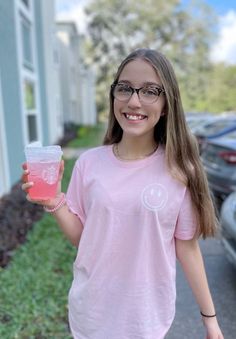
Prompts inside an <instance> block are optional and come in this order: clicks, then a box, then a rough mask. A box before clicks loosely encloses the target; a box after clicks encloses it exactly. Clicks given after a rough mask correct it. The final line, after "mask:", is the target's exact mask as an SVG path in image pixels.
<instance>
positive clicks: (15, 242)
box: [0, 182, 44, 267]
mask: <svg viewBox="0 0 236 339" xmlns="http://www.w3.org/2000/svg"><path fill="white" fill-rule="evenodd" d="M21 184H22V183H21V182H18V183H17V184H16V185H14V186H13V187H12V189H11V191H10V193H9V194H6V195H4V196H3V197H2V198H1V199H0V266H1V267H6V266H7V264H8V263H9V261H10V260H11V257H12V255H13V253H14V250H15V249H16V248H17V247H18V246H19V245H21V244H23V243H24V242H25V240H26V235H27V232H28V231H29V230H30V229H31V228H32V226H33V224H34V223H35V222H36V221H38V220H39V219H41V217H42V215H43V213H44V211H43V208H42V206H39V205H36V204H32V203H30V202H29V201H27V200H26V198H25V193H24V192H23V191H22V189H21Z"/></svg>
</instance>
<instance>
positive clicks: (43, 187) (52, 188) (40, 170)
mask: <svg viewBox="0 0 236 339" xmlns="http://www.w3.org/2000/svg"><path fill="white" fill-rule="evenodd" d="M28 168H29V172H30V173H29V181H32V182H33V183H34V186H33V187H31V188H30V189H29V196H30V198H31V199H34V200H47V199H51V198H54V197H55V196H56V192H57V184H58V179H59V168H60V162H55V161H54V162H29V163H28Z"/></svg>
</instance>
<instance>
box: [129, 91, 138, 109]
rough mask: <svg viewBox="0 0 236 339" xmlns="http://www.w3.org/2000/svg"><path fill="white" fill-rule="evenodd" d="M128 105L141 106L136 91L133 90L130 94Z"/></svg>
mask: <svg viewBox="0 0 236 339" xmlns="http://www.w3.org/2000/svg"><path fill="white" fill-rule="evenodd" d="M128 106H129V107H141V102H140V99H139V96H138V93H137V92H136V91H134V93H133V94H132V95H131V97H130V99H129V101H128Z"/></svg>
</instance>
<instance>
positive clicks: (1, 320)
mask: <svg viewBox="0 0 236 339" xmlns="http://www.w3.org/2000/svg"><path fill="white" fill-rule="evenodd" d="M73 165H74V160H69V161H67V162H66V169H65V175H64V180H63V188H64V189H65V188H66V187H67V185H68V180H69V177H70V173H71V170H72V167H73ZM75 255H76V249H75V248H74V247H73V246H72V245H70V243H69V242H68V241H67V240H66V239H65V237H64V236H63V234H62V233H61V232H60V230H59V228H58V226H57V224H56V222H55V220H54V219H53V217H52V216H51V215H49V214H44V216H43V218H42V219H41V220H40V221H39V222H37V223H36V224H35V225H34V227H33V230H32V231H30V232H29V233H28V237H27V242H26V243H25V244H24V245H23V246H21V247H20V248H19V249H17V250H16V251H15V253H14V255H13V260H12V261H11V263H10V265H9V266H8V267H7V268H6V269H2V270H1V272H0V290H1V292H0V338H2V339H5V338H6V339H8V338H9V339H13V338H20V339H23V338H25V339H26V338H27V339H28V338H40V339H42V338H45V339H46V338H63V339H66V338H71V336H70V335H69V331H68V326H67V294H68V290H69V287H70V284H71V281H72V263H73V261H74V258H75Z"/></svg>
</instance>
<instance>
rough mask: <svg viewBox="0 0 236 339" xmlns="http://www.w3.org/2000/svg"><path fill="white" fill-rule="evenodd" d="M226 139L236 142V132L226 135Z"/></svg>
mask: <svg viewBox="0 0 236 339" xmlns="http://www.w3.org/2000/svg"><path fill="white" fill-rule="evenodd" d="M225 137H226V138H227V139H230V140H235V141H236V130H235V131H233V132H230V133H227V134H225Z"/></svg>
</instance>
